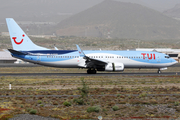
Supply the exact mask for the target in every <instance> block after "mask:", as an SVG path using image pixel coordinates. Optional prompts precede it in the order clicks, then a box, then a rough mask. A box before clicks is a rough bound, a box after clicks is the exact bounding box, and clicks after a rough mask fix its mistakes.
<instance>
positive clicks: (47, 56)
mask: <svg viewBox="0 0 180 120" xmlns="http://www.w3.org/2000/svg"><path fill="white" fill-rule="evenodd" d="M47 58H79V56H47Z"/></svg>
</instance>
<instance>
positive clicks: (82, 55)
mask: <svg viewBox="0 0 180 120" xmlns="http://www.w3.org/2000/svg"><path fill="white" fill-rule="evenodd" d="M76 47H77V49H78V52H79V56H80V57H86V55H85V54H84V52H83V51H82V50H81V48H80V47H79V45H76Z"/></svg>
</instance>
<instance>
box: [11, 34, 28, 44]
mask: <svg viewBox="0 0 180 120" xmlns="http://www.w3.org/2000/svg"><path fill="white" fill-rule="evenodd" d="M22 37H25V35H24V34H23V35H22ZM12 39H13V40H14V42H15V43H16V44H17V45H20V44H21V43H22V42H23V40H24V39H22V40H21V41H20V42H17V41H16V39H17V37H12Z"/></svg>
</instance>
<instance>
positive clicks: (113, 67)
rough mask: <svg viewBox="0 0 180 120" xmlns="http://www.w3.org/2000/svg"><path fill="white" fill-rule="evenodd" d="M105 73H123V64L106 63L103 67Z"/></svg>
mask: <svg viewBox="0 0 180 120" xmlns="http://www.w3.org/2000/svg"><path fill="white" fill-rule="evenodd" d="M105 71H110V72H112V71H124V64H123V63H108V64H107V65H106V66H105Z"/></svg>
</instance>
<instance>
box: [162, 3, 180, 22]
mask: <svg viewBox="0 0 180 120" xmlns="http://www.w3.org/2000/svg"><path fill="white" fill-rule="evenodd" d="M163 13H164V14H165V15H167V16H169V17H173V18H179V19H180V4H177V5H176V6H175V7H174V8H172V9H169V10H166V11H164V12H163Z"/></svg>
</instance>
